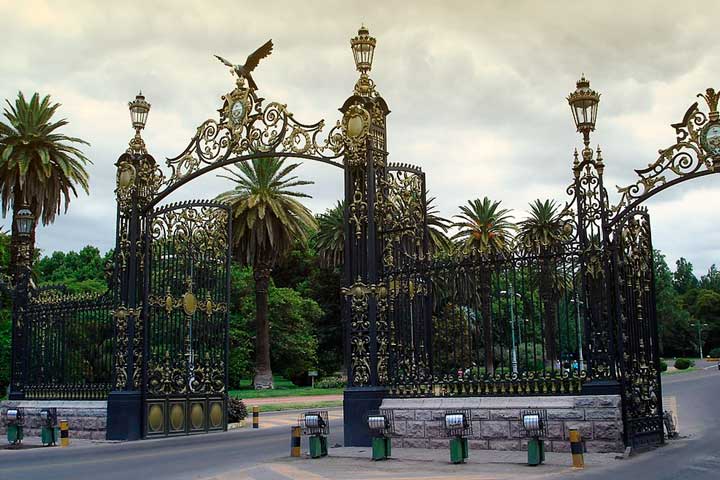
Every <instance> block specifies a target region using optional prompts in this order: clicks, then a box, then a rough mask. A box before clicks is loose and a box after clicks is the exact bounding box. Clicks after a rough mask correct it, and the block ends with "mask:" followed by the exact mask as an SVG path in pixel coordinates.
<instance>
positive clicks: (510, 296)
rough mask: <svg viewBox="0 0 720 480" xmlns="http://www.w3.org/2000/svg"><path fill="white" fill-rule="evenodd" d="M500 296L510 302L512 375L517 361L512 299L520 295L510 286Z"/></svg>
mask: <svg viewBox="0 0 720 480" xmlns="http://www.w3.org/2000/svg"><path fill="white" fill-rule="evenodd" d="M500 294H501V295H507V296H508V301H509V302H510V332H511V333H510V337H511V341H512V353H511V356H512V360H511V362H512V372H513V373H514V374H517V373H518V361H517V351H516V350H517V347H516V346H515V299H514V298H513V297H518V298H522V295H520V294H519V293H515V290H514V289H513V286H512V284H510V287H509V288H508V290H501V291H500Z"/></svg>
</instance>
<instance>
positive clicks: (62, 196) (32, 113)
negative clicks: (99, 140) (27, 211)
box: [0, 92, 92, 224]
mask: <svg viewBox="0 0 720 480" xmlns="http://www.w3.org/2000/svg"><path fill="white" fill-rule="evenodd" d="M7 104H8V108H6V109H5V118H6V119H7V123H3V122H0V197H1V198H2V204H1V207H2V211H3V212H7V211H8V209H9V208H10V207H11V205H13V206H14V203H15V202H16V199H17V198H18V197H19V196H21V195H22V200H17V201H18V202H20V201H26V202H27V203H28V204H29V205H30V208H31V209H32V210H33V213H34V214H35V216H36V218H40V219H41V220H42V222H43V223H44V224H48V223H51V222H52V221H53V220H54V219H55V216H56V215H57V214H58V212H59V210H60V208H61V207H62V205H63V203H64V204H65V208H67V206H68V204H69V203H70V197H71V195H75V196H77V189H76V187H80V188H82V189H83V190H84V191H85V192H86V193H87V192H88V188H89V184H88V174H87V172H86V171H85V166H86V165H87V164H88V163H92V162H90V160H88V158H87V157H85V155H84V154H83V153H82V152H81V151H80V150H79V149H78V148H77V147H75V146H74V145H73V144H76V145H89V144H88V143H87V142H86V141H84V140H82V139H79V138H74V137H68V136H66V135H63V134H61V133H59V132H58V129H59V128H62V127H64V126H65V125H67V124H68V121H67V120H65V119H62V120H55V119H53V116H54V115H55V113H56V111H57V109H58V108H59V107H60V104H59V103H54V104H53V103H52V101H51V100H50V95H46V96H45V97H43V98H42V100H41V99H40V95H39V94H37V93H35V94H34V95H33V96H32V98H31V99H30V101H29V102H28V101H27V100H26V99H25V96H24V95H23V94H22V92H19V93H18V96H17V99H16V100H15V104H14V105H13V104H11V103H10V101H9V100H8V101H7ZM18 207H19V205H18Z"/></svg>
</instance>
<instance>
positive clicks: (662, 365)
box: [660, 360, 668, 372]
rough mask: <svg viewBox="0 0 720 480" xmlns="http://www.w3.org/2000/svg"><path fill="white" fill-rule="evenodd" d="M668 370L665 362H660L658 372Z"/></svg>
mask: <svg viewBox="0 0 720 480" xmlns="http://www.w3.org/2000/svg"><path fill="white" fill-rule="evenodd" d="M667 369H668V364H667V362H666V361H665V360H660V371H661V372H666V371H667Z"/></svg>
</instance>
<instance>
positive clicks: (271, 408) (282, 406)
mask: <svg viewBox="0 0 720 480" xmlns="http://www.w3.org/2000/svg"><path fill="white" fill-rule="evenodd" d="M342 404H343V402H342V400H330V401H327V402H309V403H302V402H298V403H276V404H273V405H260V411H261V412H279V411H282V410H307V409H311V408H332V407H342ZM248 418H249V419H250V421H251V422H252V411H251V412H249V417H248ZM260 422H261V423H262V419H260Z"/></svg>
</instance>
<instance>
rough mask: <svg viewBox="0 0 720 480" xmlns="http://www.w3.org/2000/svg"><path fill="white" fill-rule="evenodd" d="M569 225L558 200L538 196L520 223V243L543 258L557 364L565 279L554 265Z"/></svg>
mask: <svg viewBox="0 0 720 480" xmlns="http://www.w3.org/2000/svg"><path fill="white" fill-rule="evenodd" d="M566 225H567V222H566V221H565V219H564V211H563V210H561V209H560V207H559V205H558V204H557V203H556V202H555V201H554V200H545V201H541V200H540V199H537V200H535V201H534V202H532V203H531V204H530V211H529V212H528V217H527V218H526V219H525V220H522V221H521V222H520V224H519V227H520V231H519V233H518V236H517V239H516V240H517V242H518V244H519V245H520V246H522V247H523V248H524V249H526V250H527V251H528V252H531V253H535V254H537V255H538V256H539V259H540V275H539V279H538V280H539V281H538V288H539V293H540V300H541V302H542V304H543V312H544V323H545V350H546V353H547V359H548V360H549V361H550V362H552V363H551V364H553V365H554V364H555V361H556V360H557V359H558V352H557V301H558V298H559V296H560V291H561V289H562V287H563V286H562V284H563V281H564V280H563V279H562V278H560V277H562V276H561V275H560V276H559V275H558V272H556V270H557V269H556V266H555V265H553V252H556V251H557V248H558V247H559V246H560V245H561V244H562V242H564V241H566V240H567V239H568V236H569V232H571V230H570V231H568V229H567V228H566Z"/></svg>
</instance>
